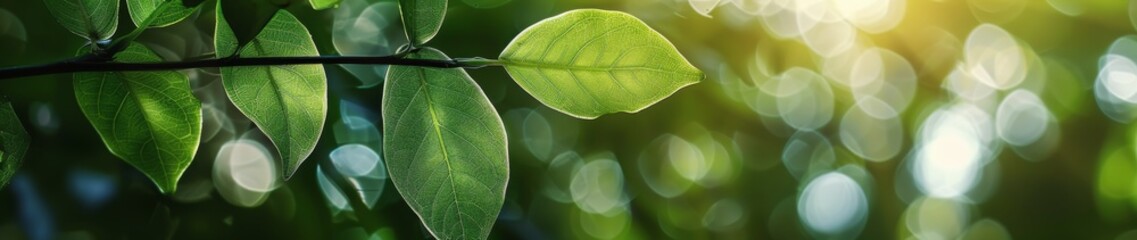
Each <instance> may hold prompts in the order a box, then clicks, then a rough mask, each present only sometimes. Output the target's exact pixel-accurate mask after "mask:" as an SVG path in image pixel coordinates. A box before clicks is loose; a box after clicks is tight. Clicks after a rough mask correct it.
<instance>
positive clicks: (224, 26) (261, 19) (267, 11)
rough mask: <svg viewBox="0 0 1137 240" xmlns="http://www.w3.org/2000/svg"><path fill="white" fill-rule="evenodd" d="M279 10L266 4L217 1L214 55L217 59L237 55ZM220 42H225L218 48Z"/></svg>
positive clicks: (260, 1)
mask: <svg viewBox="0 0 1137 240" xmlns="http://www.w3.org/2000/svg"><path fill="white" fill-rule="evenodd" d="M222 9H225V10H226V11H222ZM279 10H280V6H277V5H274V4H272V3H270V2H267V1H266V0H221V1H217V13H216V16H217V25H216V28H215V31H216V33H215V34H214V41H216V42H217V44H216V47H217V48H216V49H215V50H214V51H215V54H216V55H217V56H218V57H228V56H232V55H233V54H235V53H237V50H238V49H240V48H242V47H244V46H245V45H247V44H248V43H249V42H251V41H253V38H255V37H257V35H259V34H260V33H261V31H262V30H263V29H264V28H265V26H266V25H268V22H269V20H272V19H273V17H274V16H276V12H277V11H279ZM222 41H226V42H225V43H224V44H221V43H222Z"/></svg>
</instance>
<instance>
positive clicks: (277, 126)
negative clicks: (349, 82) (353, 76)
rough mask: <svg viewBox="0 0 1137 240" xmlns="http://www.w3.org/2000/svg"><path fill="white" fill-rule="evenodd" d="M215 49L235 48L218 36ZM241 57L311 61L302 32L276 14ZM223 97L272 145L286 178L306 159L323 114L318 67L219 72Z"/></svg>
mask: <svg viewBox="0 0 1137 240" xmlns="http://www.w3.org/2000/svg"><path fill="white" fill-rule="evenodd" d="M222 23H224V22H219V24H218V27H217V28H218V29H219V30H218V31H219V33H218V34H217V39H216V41H217V42H216V44H217V49H218V50H219V53H220V50H221V49H232V50H236V49H238V48H237V46H235V45H234V44H235V43H236V42H237V41H236V40H235V39H233V36H234V35H232V34H221V33H220V32H221V31H222V30H224V29H225V28H223V24H222ZM238 55H240V56H241V57H261V56H266V57H267V56H273V57H286V56H317V55H319V52H318V51H316V44H315V43H313V42H312V36H311V35H310V34H309V33H308V29H307V28H305V27H304V25H303V24H301V23H300V20H297V19H296V17H294V16H292V14H290V13H288V12H287V11H279V12H277V13H276V16H274V17H273V18H272V20H271V21H269V23H268V25H265V27H264V29H263V31H261V33H260V35H257V37H256V38H254V39H253V40H252V41H250V42H249V44H248V46H245V47H244V48H241V50H240V52H239V53H238ZM221 80H222V84H223V85H224V87H225V92H226V93H227V94H228V95H229V99H230V100H232V101H233V105H235V106H237V109H240V110H241V112H242V113H244V114H245V116H248V117H249V119H250V120H252V121H253V123H256V124H257V127H259V128H260V129H261V131H264V133H265V135H266V136H268V138H269V139H270V140H272V142H273V144H274V145H276V149H277V150H278V151H279V152H280V156H281V158H282V159H281V161H283V163H284V165H283V166H284V178H285V179H288V178H290V177H291V176H292V173H294V172H296V169H297V168H299V167H300V163H302V162H304V159H306V158H308V155H310V154H312V150H313V149H314V148H316V142H317V141H318V140H319V139H320V132H321V131H323V128H324V118H325V117H326V116H327V114H328V99H327V96H328V85H327V79H326V77H325V76H324V67H323V66H321V65H278V66H252V67H228V68H222V69H221Z"/></svg>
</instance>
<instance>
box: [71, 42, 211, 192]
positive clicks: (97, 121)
mask: <svg viewBox="0 0 1137 240" xmlns="http://www.w3.org/2000/svg"><path fill="white" fill-rule="evenodd" d="M161 60H162V59H161V58H159V57H158V55H157V54H155V53H154V52H152V51H150V50H149V49H147V48H146V47H145V46H143V45H141V44H136V43H135V44H130V45H129V46H128V47H127V48H126V49H125V50H123V51H122V52H120V53H118V54H116V55H115V61H117V62H157V61H161ZM75 100H76V101H77V102H78V103H79V109H80V110H82V111H83V115H85V116H87V120H90V122H91V125H92V126H94V127H95V130H96V131H97V132H98V133H99V136H100V137H101V138H102V139H103V142H104V143H106V145H107V149H109V150H110V152H111V153H112V154H114V155H115V156H118V157H119V158H122V159H123V160H124V161H126V162H127V163H129V164H130V165H132V166H134V167H135V168H137V169H138V170H139V171H141V172H142V173H143V174H145V175H146V176H147V177H150V180H153V181H154V184H157V185H158V189H159V190H161V191H162V192H163V193H167V194H169V193H173V192H174V190H175V189H176V187H177V185H178V179H179V178H181V176H182V173H183V172H185V170H186V168H187V167H189V164H190V161H191V160H193V157H194V154H195V153H196V152H197V146H198V141H199V140H200V138H201V102H200V101H198V100H197V99H196V98H194V96H193V93H192V92H191V90H190V84H189V79H188V78H187V77H186V75H184V74H182V73H179V72H176V71H161V72H104V73H78V74H75Z"/></svg>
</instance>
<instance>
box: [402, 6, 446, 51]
mask: <svg viewBox="0 0 1137 240" xmlns="http://www.w3.org/2000/svg"><path fill="white" fill-rule="evenodd" d="M399 11H400V12H401V13H402V14H401V15H402V17H403V30H404V31H406V33H407V39H408V40H410V42H411V44H414V45H416V46H417V45H422V44H425V43H426V42H429V41H430V39H432V38H434V35H436V34H438V29H439V28H441V27H442V20H443V18H445V17H446V0H399Z"/></svg>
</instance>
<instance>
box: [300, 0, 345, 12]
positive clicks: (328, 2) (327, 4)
mask: <svg viewBox="0 0 1137 240" xmlns="http://www.w3.org/2000/svg"><path fill="white" fill-rule="evenodd" d="M341 1H343V0H308V3H309V4H312V9H316V10H324V9H328V8H334V7H336V6H338V5H339V4H340V2H341Z"/></svg>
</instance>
